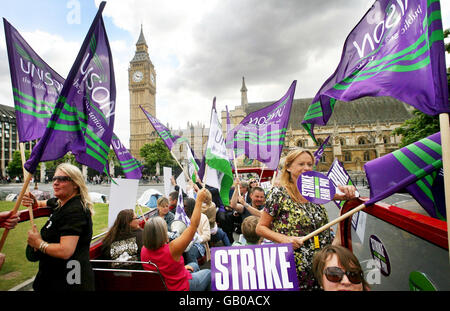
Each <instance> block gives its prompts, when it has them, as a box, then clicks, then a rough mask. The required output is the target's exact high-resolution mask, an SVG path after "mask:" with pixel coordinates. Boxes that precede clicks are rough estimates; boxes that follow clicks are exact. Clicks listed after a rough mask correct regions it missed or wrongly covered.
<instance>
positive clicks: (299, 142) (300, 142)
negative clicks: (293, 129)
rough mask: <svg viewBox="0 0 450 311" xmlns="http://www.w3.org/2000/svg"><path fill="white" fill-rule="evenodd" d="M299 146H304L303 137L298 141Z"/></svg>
mask: <svg viewBox="0 0 450 311" xmlns="http://www.w3.org/2000/svg"><path fill="white" fill-rule="evenodd" d="M297 147H303V141H302V140H301V139H300V140H298V141H297Z"/></svg>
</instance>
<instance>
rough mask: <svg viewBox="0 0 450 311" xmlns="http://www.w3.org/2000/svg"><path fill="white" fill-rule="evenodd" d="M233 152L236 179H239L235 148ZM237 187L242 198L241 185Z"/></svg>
mask: <svg viewBox="0 0 450 311" xmlns="http://www.w3.org/2000/svg"><path fill="white" fill-rule="evenodd" d="M232 151H233V163H234V173H235V175H236V178H237V179H239V175H238V167H237V164H236V154H235V153H234V148H233V149H232ZM237 186H238V194H239V196H241V185H240V183H239V184H238V185H237Z"/></svg>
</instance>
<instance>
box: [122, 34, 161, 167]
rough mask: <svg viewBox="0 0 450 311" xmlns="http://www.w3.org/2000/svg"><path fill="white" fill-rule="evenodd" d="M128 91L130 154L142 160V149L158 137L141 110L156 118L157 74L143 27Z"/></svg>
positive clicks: (129, 70)
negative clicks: (140, 152) (140, 153)
mask: <svg viewBox="0 0 450 311" xmlns="http://www.w3.org/2000/svg"><path fill="white" fill-rule="evenodd" d="M128 89H129V91H130V152H131V154H132V155H133V156H134V157H136V158H138V159H141V156H140V155H139V151H140V150H141V147H142V146H143V145H144V144H146V143H150V142H152V141H153V140H155V138H156V137H157V135H154V133H153V132H154V129H153V126H152V125H151V124H150V122H149V121H148V119H147V117H146V116H145V114H144V112H143V111H142V110H141V108H139V106H142V107H143V108H144V109H145V110H146V111H148V112H149V113H150V114H151V115H152V116H154V117H156V105H155V94H156V72H155V68H154V66H153V64H152V62H151V60H150V57H149V55H148V46H147V43H146V42H145V38H144V33H143V31H142V26H141V33H140V35H139V39H138V41H137V42H136V53H135V54H134V57H133V59H132V60H131V61H130V67H129V68H128ZM152 133H153V135H152Z"/></svg>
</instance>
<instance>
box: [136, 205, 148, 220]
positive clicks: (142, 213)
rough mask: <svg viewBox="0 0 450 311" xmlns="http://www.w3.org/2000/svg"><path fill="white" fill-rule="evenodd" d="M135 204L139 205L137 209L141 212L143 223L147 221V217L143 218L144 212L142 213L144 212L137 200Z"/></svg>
mask: <svg viewBox="0 0 450 311" xmlns="http://www.w3.org/2000/svg"><path fill="white" fill-rule="evenodd" d="M136 206H137V207H139V210H140V212H141V215H142V218H143V219H144V223H147V219H145V214H144V212H143V211H142V207H141V206H140V205H139V203H138V202H136Z"/></svg>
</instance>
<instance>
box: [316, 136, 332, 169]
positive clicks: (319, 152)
mask: <svg viewBox="0 0 450 311" xmlns="http://www.w3.org/2000/svg"><path fill="white" fill-rule="evenodd" d="M329 140H330V135H328V137H327V138H325V140H324V142H323V143H322V144H321V145H320V146H319V148H317V150H316V151H315V152H314V159H316V161H315V163H314V166H317V164H319V161H320V158H321V157H322V155H323V151H324V149H325V147H326V146H327V144H328V141H329Z"/></svg>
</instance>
